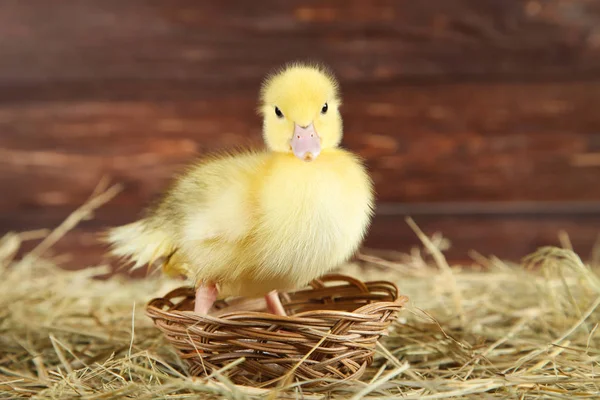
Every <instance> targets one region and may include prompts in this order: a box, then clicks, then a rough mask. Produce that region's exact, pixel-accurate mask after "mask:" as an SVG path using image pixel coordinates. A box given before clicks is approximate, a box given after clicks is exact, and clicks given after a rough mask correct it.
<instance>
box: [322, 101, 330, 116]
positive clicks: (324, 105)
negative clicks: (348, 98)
mask: <svg viewBox="0 0 600 400" xmlns="http://www.w3.org/2000/svg"><path fill="white" fill-rule="evenodd" d="M328 109H329V106H328V105H327V103H325V104H323V108H321V114H325V113H326V112H327V110H328Z"/></svg>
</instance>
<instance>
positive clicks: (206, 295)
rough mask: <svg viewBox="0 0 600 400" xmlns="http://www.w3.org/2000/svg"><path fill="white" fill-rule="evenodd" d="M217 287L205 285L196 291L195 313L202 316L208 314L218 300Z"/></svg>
mask: <svg viewBox="0 0 600 400" xmlns="http://www.w3.org/2000/svg"><path fill="white" fill-rule="evenodd" d="M217 293H218V292H217V286H216V285H215V284H214V283H208V284H205V283H203V284H202V285H200V287H199V288H198V289H197V290H196V300H195V302H194V312H195V313H196V314H200V315H206V314H208V310H210V308H211V307H212V306H213V304H214V303H215V301H216V300H217Z"/></svg>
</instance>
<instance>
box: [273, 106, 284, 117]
mask: <svg viewBox="0 0 600 400" xmlns="http://www.w3.org/2000/svg"><path fill="white" fill-rule="evenodd" d="M275 115H277V117H278V118H283V113H282V112H281V110H280V109H279V107H277V106H275Z"/></svg>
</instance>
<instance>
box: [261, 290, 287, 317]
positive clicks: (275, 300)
mask: <svg viewBox="0 0 600 400" xmlns="http://www.w3.org/2000/svg"><path fill="white" fill-rule="evenodd" d="M265 300H266V301H267V310H269V312H270V313H272V314H275V315H281V316H286V315H287V314H286V313H285V309H284V308H283V304H281V300H280V299H279V294H277V291H276V290H273V291H271V292H269V293H268V294H267V295H266V296H265Z"/></svg>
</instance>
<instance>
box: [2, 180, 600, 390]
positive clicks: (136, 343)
mask: <svg viewBox="0 0 600 400" xmlns="http://www.w3.org/2000/svg"><path fill="white" fill-rule="evenodd" d="M112 194H114V193H112ZM112 194H111V193H110V192H104V193H102V194H100V195H98V196H96V197H94V198H93V199H92V200H91V201H90V203H88V204H87V205H86V206H84V207H82V209H80V210H78V211H77V212H76V213H75V214H74V215H73V216H71V217H70V218H69V220H68V221H66V223H65V224H64V225H63V226H61V227H59V228H58V230H57V231H55V232H54V233H52V234H50V235H49V236H46V235H45V233H43V232H42V234H44V236H45V239H44V240H43V241H42V243H41V244H40V245H39V246H38V247H37V248H36V249H35V250H34V251H33V252H32V253H30V254H28V255H27V256H25V257H24V258H23V259H21V260H15V259H14V254H15V253H16V251H17V249H18V248H19V246H20V245H21V243H22V242H23V241H24V240H30V239H33V238H35V237H36V236H39V235H37V234H36V233H26V234H8V235H6V236H4V238H3V239H2V240H1V242H0V397H1V398H23V397H31V396H33V397H35V398H53V399H54V398H56V399H66V398H83V399H109V398H126V397H130V398H136V399H151V398H165V399H186V398H206V399H210V398H232V399H233V398H235V399H245V398H307V399H308V398H323V395H315V394H310V393H306V392H305V391H303V389H302V383H301V382H295V383H292V384H291V387H290V388H287V391H285V390H284V389H285V388H282V389H281V390H280V391H278V392H269V391H266V390H263V389H260V388H244V387H236V386H233V385H232V384H231V383H230V382H228V380H227V370H226V369H225V370H223V371H221V373H220V374H215V375H214V376H212V377H210V379H191V378H189V377H187V376H186V374H185V366H184V365H182V364H181V362H180V361H179V360H178V358H177V356H176V355H175V354H174V353H173V351H172V349H171V348H170V347H169V346H168V345H167V344H166V342H165V340H164V339H163V338H162V337H161V335H160V333H159V331H158V330H157V329H155V328H154V327H153V326H152V323H151V321H150V319H149V318H148V317H146V316H145V315H144V308H145V304H146V302H147V301H148V300H150V299H151V298H153V297H156V296H158V295H162V294H164V293H166V292H167V291H168V290H170V289H172V288H174V287H176V286H180V285H181V282H180V281H170V280H167V279H165V278H163V277H149V278H147V279H144V280H135V281H131V280H128V279H124V278H122V277H115V278H111V279H108V280H98V279H94V277H95V276H98V275H102V274H105V273H106V272H107V271H108V268H107V267H106V266H99V267H90V268H87V269H84V270H80V271H75V272H69V271H65V270H62V269H60V268H59V267H57V266H56V265H55V263H54V262H52V260H51V259H49V258H48V257H45V256H44V254H45V253H46V251H47V250H48V249H49V248H50V247H51V245H52V244H53V243H54V242H55V241H56V240H58V239H59V238H60V236H61V235H62V234H64V232H65V231H66V230H67V229H69V228H71V227H72V226H73V225H74V224H76V223H77V221H78V220H79V219H81V218H85V217H88V216H89V215H90V213H91V211H92V209H93V208H94V207H97V206H99V205H100V204H102V203H103V202H104V201H106V200H107V199H108V198H110V196H112ZM409 223H410V224H411V226H413V228H415V231H416V232H417V234H418V235H419V236H420V238H421V239H422V240H423V243H424V249H423V250H418V249H416V250H414V251H413V252H412V253H411V254H409V255H404V256H402V257H401V259H400V260H398V261H394V262H391V261H384V260H382V259H379V258H376V257H373V256H368V255H361V256H360V263H356V264H352V265H348V266H347V267H345V268H344V269H343V272H344V273H345V274H348V275H355V276H359V277H360V278H361V279H364V280H371V279H388V280H391V281H394V282H397V284H398V285H399V288H400V290H401V292H402V293H403V294H406V295H408V296H409V297H410V300H411V301H410V305H409V307H408V310H407V311H404V312H403V313H402V314H401V315H400V318H399V321H398V323H397V324H396V325H395V326H394V329H392V331H391V333H390V335H389V336H388V337H386V338H384V339H383V340H382V341H381V346H380V347H379V348H378V357H377V358H376V360H375V362H374V364H373V365H372V367H371V368H370V370H369V372H368V374H367V376H365V377H364V378H363V380H362V382H354V383H352V384H351V385H350V386H348V387H345V388H342V389H340V390H338V391H337V392H335V393H332V394H329V396H330V397H329V398H354V399H359V398H370V397H372V398H389V399H394V398H398V399H417V398H419V399H443V398H523V399H529V398H544V397H545V398H565V399H567V398H569V399H570V398H575V397H589V398H597V396H598V393H600V329H598V323H599V321H600V308H599V305H600V278H599V276H598V270H597V269H596V270H594V269H593V268H592V267H590V266H587V265H584V264H583V263H582V262H581V260H580V259H579V257H578V256H577V255H576V254H574V253H573V252H572V251H570V250H568V249H560V248H544V249H541V250H540V251H538V252H537V253H536V254H534V255H532V256H530V257H528V258H527V259H526V260H525V262H524V265H511V264H508V263H504V262H502V261H500V260H497V259H493V258H492V259H484V258H483V257H477V259H478V263H479V264H480V266H481V268H480V269H481V271H475V270H473V269H472V268H469V269H465V270H461V268H459V267H451V266H449V265H447V264H446V262H445V260H444V258H443V256H442V253H441V250H440V249H441V248H444V247H445V246H446V245H447V242H446V241H445V240H443V239H440V238H439V237H434V238H433V239H429V238H427V237H425V236H424V235H423V234H422V233H421V232H420V231H419V230H418V228H417V227H416V226H415V225H414V223H412V221H410V220H409ZM395 258H397V257H395ZM359 264H360V265H359ZM229 368H235V365H233V366H230V367H229Z"/></svg>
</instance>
